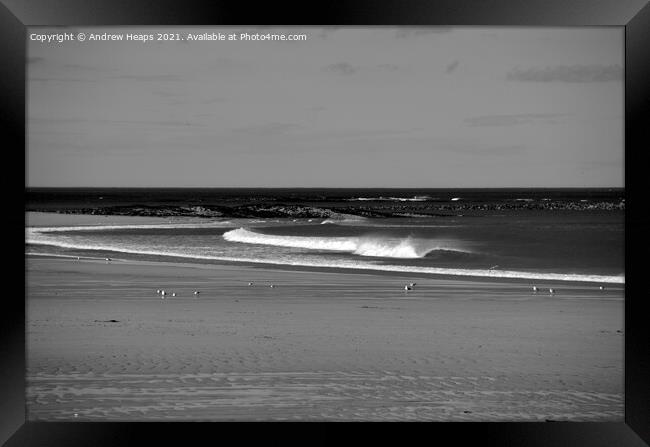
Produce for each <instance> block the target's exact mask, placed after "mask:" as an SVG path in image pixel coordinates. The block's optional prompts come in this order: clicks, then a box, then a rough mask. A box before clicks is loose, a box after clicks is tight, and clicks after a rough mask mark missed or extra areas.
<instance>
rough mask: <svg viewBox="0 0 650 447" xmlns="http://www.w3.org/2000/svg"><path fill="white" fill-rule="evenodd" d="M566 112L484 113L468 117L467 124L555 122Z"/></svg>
mask: <svg viewBox="0 0 650 447" xmlns="http://www.w3.org/2000/svg"><path fill="white" fill-rule="evenodd" d="M565 115H566V114H564V113H520V114H516V115H483V116H474V117H471V118H466V119H465V120H464V122H465V124H466V125H468V126H471V127H475V126H516V125H519V124H529V123H533V122H540V121H541V122H545V123H548V124H552V123H554V122H555V121H554V118H557V117H559V116H565Z"/></svg>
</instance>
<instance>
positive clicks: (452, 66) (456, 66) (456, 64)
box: [445, 61, 460, 73]
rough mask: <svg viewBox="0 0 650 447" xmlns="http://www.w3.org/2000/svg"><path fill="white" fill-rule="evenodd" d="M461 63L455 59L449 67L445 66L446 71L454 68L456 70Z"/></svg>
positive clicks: (451, 70) (449, 71) (448, 71)
mask: <svg viewBox="0 0 650 447" xmlns="http://www.w3.org/2000/svg"><path fill="white" fill-rule="evenodd" d="M459 63H460V62H458V61H453V62H452V63H451V64H449V65H447V68H445V73H451V72H453V71H454V70H456V68H458V64H459Z"/></svg>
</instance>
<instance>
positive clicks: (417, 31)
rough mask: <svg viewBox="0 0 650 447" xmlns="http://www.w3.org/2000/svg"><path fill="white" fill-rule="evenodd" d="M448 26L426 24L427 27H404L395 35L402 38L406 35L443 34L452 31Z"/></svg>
mask: <svg viewBox="0 0 650 447" xmlns="http://www.w3.org/2000/svg"><path fill="white" fill-rule="evenodd" d="M452 30H453V28H452V27H450V26H427V27H422V28H420V27H404V28H400V29H398V30H397V31H396V32H395V37H397V38H398V39H404V38H407V37H418V36H426V35H428V34H444V33H448V32H450V31H452Z"/></svg>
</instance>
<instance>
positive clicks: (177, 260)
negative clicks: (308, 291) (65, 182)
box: [25, 250, 625, 295]
mask: <svg viewBox="0 0 650 447" xmlns="http://www.w3.org/2000/svg"><path fill="white" fill-rule="evenodd" d="M80 251H81V250H80ZM96 253H106V254H113V256H115V255H118V256H119V255H130V253H125V252H117V251H110V250H103V251H99V250H98V251H96ZM131 255H133V256H137V255H136V254H131ZM25 256H26V257H29V256H36V257H43V258H69V259H76V258H77V257H79V258H81V259H82V260H83V259H91V260H98V261H104V260H105V257H101V256H98V257H93V256H81V255H80V256H76V255H64V254H54V253H38V252H26V253H25ZM141 256H142V259H132V258H129V257H126V258H120V257H111V260H112V261H118V262H124V263H132V264H143V265H169V266H177V267H187V268H201V269H210V268H218V267H219V266H232V267H237V266H239V267H242V268H253V269H260V270H271V271H285V272H294V271H295V272H313V273H337V274H350V275H354V274H361V275H372V276H399V277H403V278H411V279H413V278H416V279H417V278H421V279H434V280H435V279H440V280H446V281H454V280H458V281H473V282H477V283H482V282H493V283H508V284H522V285H523V284H525V285H527V286H528V285H531V284H533V283H535V284H536V285H537V286H538V287H555V288H558V287H561V286H569V287H574V288H575V287H579V286H584V287H585V288H593V289H595V288H596V287H598V286H600V285H602V284H603V283H604V282H602V281H585V280H553V279H538V280H535V279H528V278H513V277H500V276H480V275H474V276H472V275H455V274H445V273H422V272H406V271H395V270H381V269H364V268H341V267H328V266H308V265H289V264H279V263H278V264H273V263H270V262H248V261H227V260H217V259H215V260H200V259H198V258H183V257H174V256H156V255H146V254H143V255H141ZM157 257H158V258H161V259H160V260H157V259H155V258H157ZM185 260H187V261H186V262H183V261H185ZM189 260H195V261H196V262H191V261H189ZM201 261H212V262H201ZM605 284H607V286H608V288H613V289H614V290H624V288H625V282H622V283H615V282H605ZM541 294H542V292H540V295H541Z"/></svg>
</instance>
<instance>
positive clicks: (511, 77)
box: [27, 27, 624, 187]
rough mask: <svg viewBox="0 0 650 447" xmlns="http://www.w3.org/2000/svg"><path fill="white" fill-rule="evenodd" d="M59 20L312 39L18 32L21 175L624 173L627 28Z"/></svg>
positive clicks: (358, 177)
mask: <svg viewBox="0 0 650 447" xmlns="http://www.w3.org/2000/svg"><path fill="white" fill-rule="evenodd" d="M63 31H67V32H70V31H72V32H74V33H77V32H79V31H83V32H85V33H86V34H88V33H103V32H109V33H127V32H129V33H144V34H150V33H154V34H155V33H156V32H159V31H160V32H178V33H181V34H182V35H184V34H185V33H187V32H192V33H195V34H196V33H200V32H219V31H220V32H223V33H226V34H227V33H231V32H237V33H240V32H245V31H248V32H273V33H282V32H284V33H295V32H298V33H306V34H307V35H308V39H307V41H304V42H269V41H263V42H259V41H258V42H214V41H213V42H153V43H152V42H147V43H142V42H126V41H123V42H89V41H86V42H83V43H81V42H64V43H49V44H47V43H40V42H35V41H28V51H29V54H28V56H29V58H28V62H27V63H28V151H27V185H28V186H166V187H174V186H205V187H209V186H215V187H218V186H267V187H281V186H287V187H318V186H323V187H328V186H330V187H527V186H548V187H561V186H576V187H581V186H614V187H620V186H623V182H624V179H623V29H622V28H612V27H610V28H493V27H486V28H483V27H479V28H476V27H471V28H429V29H427V28H389V27H372V28H347V27H345V28H342V27H339V28H286V27H284V28H280V27H278V28H268V27H265V28H263V29H262V30H256V29H255V28H252V27H214V28H195V27H192V28H164V29H159V28H152V27H137V28H136V27H128V28H99V27H93V28H79V27H77V28H74V29H69V28H41V27H33V28H30V31H29V32H30V33H32V32H35V33H46V32H63ZM28 34H29V33H28Z"/></svg>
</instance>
